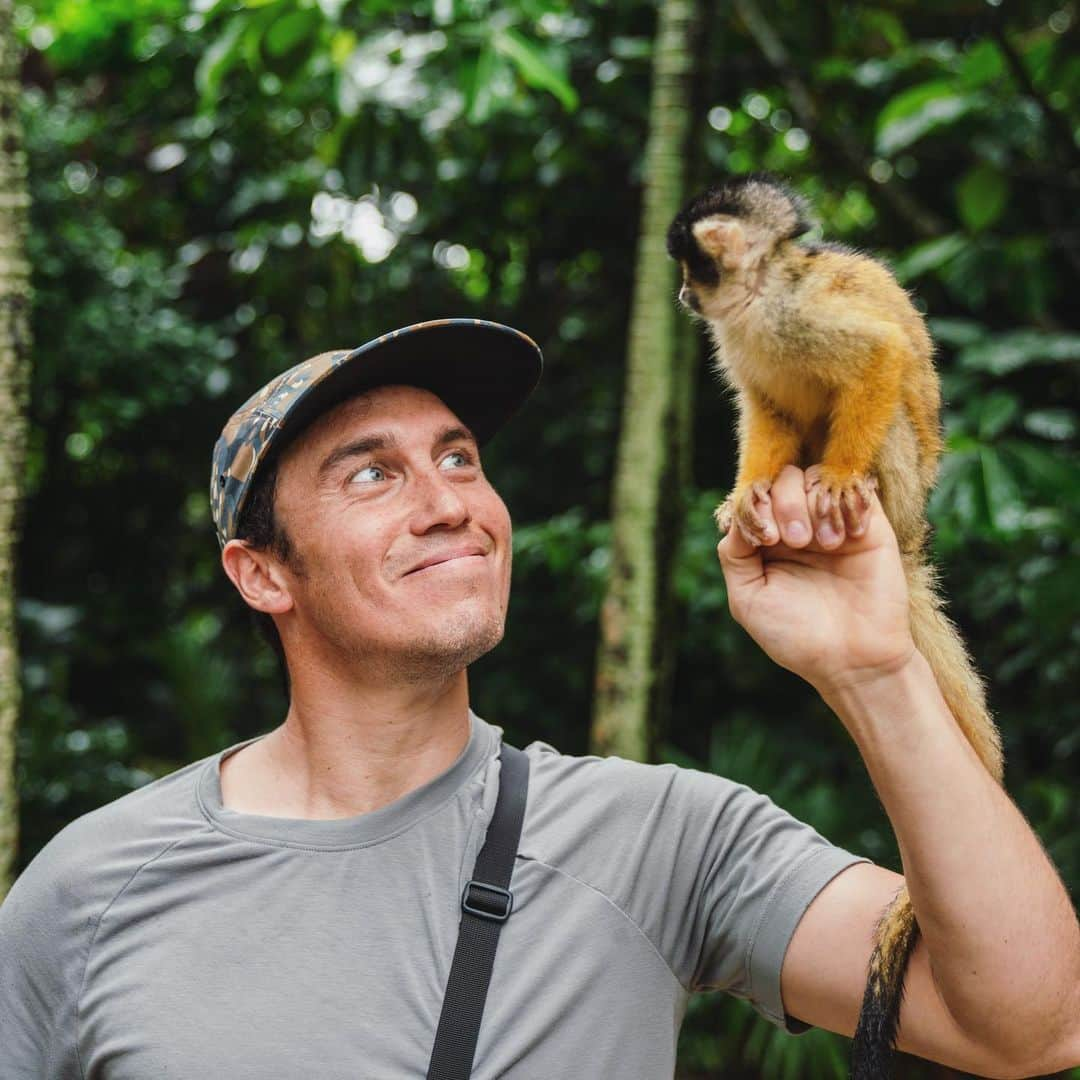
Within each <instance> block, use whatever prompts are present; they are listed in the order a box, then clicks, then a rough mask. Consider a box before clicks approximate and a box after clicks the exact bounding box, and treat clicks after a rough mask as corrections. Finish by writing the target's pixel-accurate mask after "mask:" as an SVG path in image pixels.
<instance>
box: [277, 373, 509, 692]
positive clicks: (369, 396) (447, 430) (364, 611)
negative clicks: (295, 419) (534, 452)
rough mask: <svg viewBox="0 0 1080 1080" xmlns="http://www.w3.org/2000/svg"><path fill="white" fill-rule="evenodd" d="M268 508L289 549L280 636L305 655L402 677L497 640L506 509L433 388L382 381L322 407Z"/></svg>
mask: <svg viewBox="0 0 1080 1080" xmlns="http://www.w3.org/2000/svg"><path fill="white" fill-rule="evenodd" d="M275 513H276V516H277V518H278V520H279V522H280V523H281V525H282V526H283V528H284V529H285V532H286V533H287V534H288V536H289V540H290V542H291V545H292V550H293V552H294V553H295V559H292V560H290V564H289V565H288V566H286V567H284V568H283V572H284V573H285V575H286V578H287V580H288V584H289V590H290V594H291V596H292V599H293V613H294V614H295V615H296V622H295V624H294V626H295V630H296V635H299V636H298V637H296V636H294V635H292V634H290V637H293V640H296V641H299V642H302V643H303V647H304V648H305V650H306V649H307V648H308V647H311V648H314V649H315V650H316V652H317V653H319V654H322V655H324V656H325V657H326V658H327V659H328V661H329V662H330V663H339V662H340V663H342V664H344V665H346V666H348V665H350V664H353V663H362V664H363V665H364V671H365V672H366V673H368V674H369V675H389V676H390V677H393V678H399V679H402V680H405V681H413V680H417V679H424V678H430V677H432V676H435V677H448V676H450V675H452V674H454V673H456V672H457V671H460V670H462V669H463V668H464V667H466V666H467V665H468V664H470V663H471V662H472V661H473V660H475V659H477V658H478V657H479V656H482V655H483V654H484V653H486V652H487V651H488V650H489V649H491V648H492V647H494V646H495V645H496V644H497V643H498V641H499V640H500V639H501V637H502V634H503V626H504V623H505V618H506V605H507V599H508V596H509V591H510V517H509V514H508V513H507V510H506V506H505V504H504V503H503V501H502V499H500V498H499V496H498V495H497V494H496V492H495V489H494V488H493V487H492V486H491V484H489V483H488V481H487V479H486V477H485V476H484V474H483V472H482V471H481V468H480V458H479V454H478V452H477V447H476V442H475V440H474V439H473V437H472V435H471V434H470V433H469V432H468V430H467V429H466V428H465V426H464V425H463V424H462V423H461V421H460V420H459V419H458V418H457V417H456V416H455V415H454V414H453V413H452V412H451V411H450V410H449V409H448V408H447V407H446V405H445V404H443V402H442V401H441V400H440V399H439V398H438V397H436V396H435V395H434V394H432V393H431V392H430V391H427V390H421V389H418V388H416V387H411V386H384V387H379V388H377V389H375V390H371V391H369V392H367V393H365V394H362V395H360V396H358V397H355V398H352V399H350V400H348V401H344V402H342V403H341V404H340V405H337V406H336V407H334V408H333V409H331V410H330V411H329V412H327V413H325V414H324V415H323V416H321V417H320V418H319V419H318V420H316V421H315V423H314V424H313V425H312V426H311V428H309V429H308V430H307V431H306V432H305V433H304V434H303V435H302V436H301V437H300V438H299V439H298V440H297V442H296V443H294V444H293V445H292V446H290V447H289V448H288V449H287V450H286V452H285V454H284V456H283V458H282V461H281V465H280V469H279V472H278V481H277V490H276V498H275ZM287 647H288V646H287Z"/></svg>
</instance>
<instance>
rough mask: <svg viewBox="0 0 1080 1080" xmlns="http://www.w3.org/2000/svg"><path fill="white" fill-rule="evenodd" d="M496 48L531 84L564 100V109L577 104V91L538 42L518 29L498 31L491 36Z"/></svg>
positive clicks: (571, 108) (574, 107)
mask: <svg viewBox="0 0 1080 1080" xmlns="http://www.w3.org/2000/svg"><path fill="white" fill-rule="evenodd" d="M491 44H492V45H493V46H494V48H495V49H496V50H497V51H498V52H499V53H501V54H502V55H503V56H505V57H507V58H508V59H509V60H511V61H513V63H514V65H515V66H516V67H517V70H518V73H519V74H520V75H521V77H522V78H523V79H524V80H525V82H527V83H528V84H529V85H530V86H535V87H536V88H537V89H538V90H547V91H548V93H550V94H552V95H553V96H554V97H556V98H558V99H559V101H561V102H562V105H563V108H565V109H568V110H571V111H572V110H574V109H576V108H577V106H578V95H577V91H576V90H575V89H574V88H573V86H571V85H570V83H569V82H568V81H567V80H566V78H565V77H564V76H563V74H562V72H560V71H559V70H558V69H557V68H556V67H555V66H554V65H553V64H552V63H551V62H550V61H549V60H548V58H547V56H546V55H545V54H544V53H542V52H541V51H540V50H539V49H538V48H537V47H536V46H535V45H533V44H532V43H531V42H529V41H527V40H526V39H525V38H524V37H522V36H521V34H519V33H518V32H517V31H516V30H497V31H496V32H495V33H494V34H493V35H492V38H491Z"/></svg>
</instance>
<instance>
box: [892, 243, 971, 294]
mask: <svg viewBox="0 0 1080 1080" xmlns="http://www.w3.org/2000/svg"><path fill="white" fill-rule="evenodd" d="M968 243H969V241H968V238H967V237H966V236H964V235H963V233H949V234H948V235H947V236H939V237H937V238H936V239H934V240H927V241H925V242H924V243H921V244H916V245H915V246H914V247H912V248H908V250H907V251H906V252H905V253H904V254H903V255H901V256H900V257H899V258H898V259H896V260H894V262H893V273H894V274H896V278H897V280H898V281H900V282H901V283H906V282H908V281H913V280H914V279H915V278H918V277H922V275H923V274H925V273H927V272H928V271H930V270H937V269H938V267H940V266H944V265H945V263H947V262H948V261H949V260H950V259H954V258H955V257H956V256H957V255H959V254H960V252H961V251H963V250H964V248H965V247H967V245H968Z"/></svg>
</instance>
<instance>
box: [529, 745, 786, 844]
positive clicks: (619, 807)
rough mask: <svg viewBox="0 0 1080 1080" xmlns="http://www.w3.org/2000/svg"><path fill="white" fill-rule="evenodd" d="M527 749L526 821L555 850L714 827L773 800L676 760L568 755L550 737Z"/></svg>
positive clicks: (534, 836) (538, 838) (539, 839)
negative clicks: (753, 804) (748, 806)
mask: <svg viewBox="0 0 1080 1080" xmlns="http://www.w3.org/2000/svg"><path fill="white" fill-rule="evenodd" d="M525 752H526V753H527V754H528V755H529V761H530V781H529V784H530V798H529V804H528V807H527V819H526V824H527V826H528V827H529V833H530V835H531V837H532V839H533V841H534V842H535V844H536V846H537V847H538V848H543V849H546V850H549V851H551V852H565V851H567V850H569V849H571V848H572V847H573V845H574V844H575V843H580V842H581V838H582V837H583V836H587V835H592V836H595V837H597V838H598V839H601V838H602V839H601V842H605V841H606V842H616V843H617V842H618V841H619V840H620V838H626V839H629V838H632V837H640V836H641V835H642V834H643V833H654V834H657V833H669V834H676V833H678V832H681V831H682V830H684V829H686V828H698V827H708V826H709V825H710V824H715V823H716V821H717V819H718V818H719V817H722V816H723V815H724V814H725V813H727V814H731V813H732V812H736V811H737V808H738V807H740V806H741V805H743V804H744V803H745V802H746V801H747V800H761V801H763V802H766V803H769V800H768V799H766V798H764V797H763V796H760V795H758V794H757V793H756V792H754V791H753V790H752V789H750V788H748V787H746V786H745V785H743V784H739V783H737V782H735V781H733V780H730V779H728V778H727V777H723V776H718V775H716V774H715V773H709V772H704V771H701V770H699V769H695V768H689V767H686V766H683V765H677V764H675V763H672V762H665V763H662V764H648V763H645V762H640V761H633V760H631V759H628V758H623V757H619V756H618V755H611V756H608V757H600V756H597V755H593V754H586V755H575V754H564V753H562V752H560V751H559V750H557V749H556V748H555V747H553V746H551V745H549V744H548V743H544V742H534V743H531V744H530V745H529V746H527V747H526V748H525ZM769 805H771V803H769ZM575 838H576V839H575Z"/></svg>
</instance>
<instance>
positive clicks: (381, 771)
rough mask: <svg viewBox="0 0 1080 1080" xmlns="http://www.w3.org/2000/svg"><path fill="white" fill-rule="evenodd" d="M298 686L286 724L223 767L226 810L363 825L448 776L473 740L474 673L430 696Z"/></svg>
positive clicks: (421, 689) (428, 690) (423, 689)
mask: <svg viewBox="0 0 1080 1080" xmlns="http://www.w3.org/2000/svg"><path fill="white" fill-rule="evenodd" d="M317 682H320V685H318V687H316V686H315V685H312V684H311V682H309V681H307V680H300V681H299V683H298V682H297V680H295V679H294V683H293V688H292V702H291V704H290V706H289V712H288V715H287V716H286V717H285V721H284V722H283V723H282V724H281V725H280V726H279V727H277V728H275V729H274V730H273V731H271V732H270V733H269V734H268V735H266V736H264V737H263V738H261V739H258V740H257V741H255V742H253V743H251V744H250V745H248V746H246V747H244V748H243V749H242V750H239V751H236V752H235V753H233V754H230V755H229V756H228V757H227V758H225V759H224V761H223V762H222V764H221V794H222V802H223V803H224V805H225V806H226V807H227V808H228V809H230V810H237V811H240V812H242V813H249V814H263V815H267V816H270V817H289V818H309V819H329V818H344V817H355V816H356V815H357V814H365V813H369V812H370V811H372V810H378V809H379V808H380V807H382V806H386V805H388V804H389V803H392V802H394V801H395V800H397V799H400V798H401V797H402V796H404V795H407V794H408V793H409V792H410V791H414V790H416V789H417V788H419V787H422V786H423V785H424V784H426V783H428V782H429V781H431V780H434V779H435V777H437V776H439V775H440V774H441V773H444V772H445V771H446V770H447V769H449V768H450V766H451V765H452V764H453V763H454V762H455V761H456V760H457V758H458V757H460V755H461V753H462V751H463V750H464V749H465V746H466V744H467V743H468V740H469V730H470V727H469V694H468V679H467V675H466V673H465V671H461V672H459V673H458V674H457V675H456V676H453V677H452V678H451V679H450V680H449V681H442V682H440V683H438V684H433V685H430V686H417V685H413V686H409V687H405V688H401V687H393V688H386V687H371V686H358V685H355V684H351V685H348V686H345V687H342V686H335V687H333V692H332V693H327V690H328V689H329V688H328V687H327V686H326V685H325V681H319V680H317Z"/></svg>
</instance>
